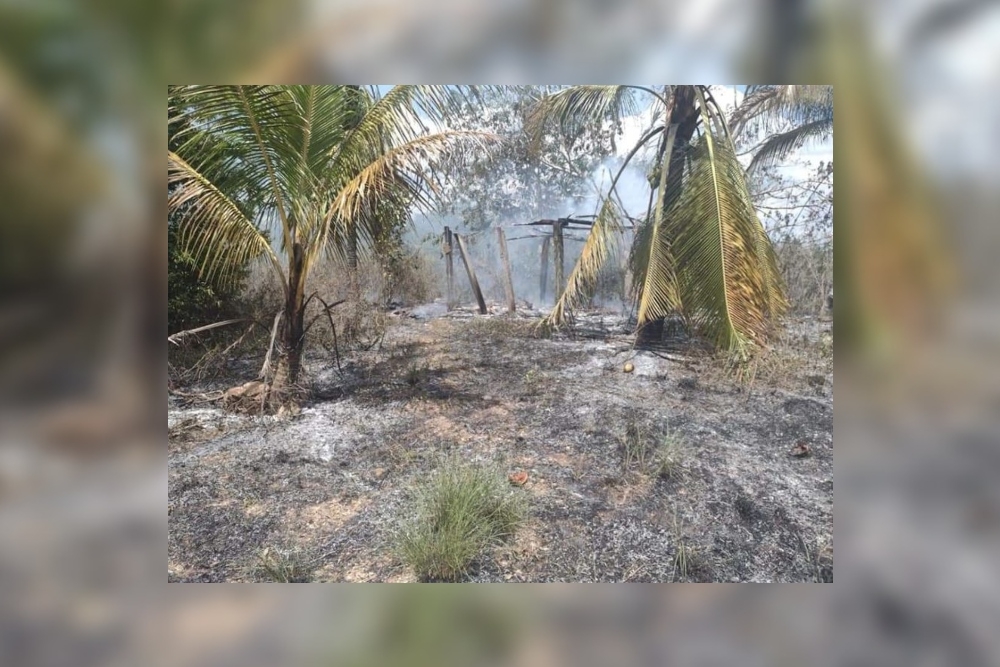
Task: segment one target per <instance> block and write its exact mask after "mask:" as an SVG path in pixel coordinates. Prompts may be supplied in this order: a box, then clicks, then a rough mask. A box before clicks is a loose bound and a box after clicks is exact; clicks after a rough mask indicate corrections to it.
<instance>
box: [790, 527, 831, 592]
mask: <svg viewBox="0 0 1000 667" xmlns="http://www.w3.org/2000/svg"><path fill="white" fill-rule="evenodd" d="M795 537H797V538H798V541H799V546H800V547H801V548H802V554H803V555H804V556H805V557H806V560H807V561H808V562H809V565H810V567H811V568H812V580H813V582H814V583H820V584H828V583H833V539H832V538H825V539H824V538H819V539H817V541H816V544H815V546H813V547H810V546H807V545H806V542H805V540H804V539H803V538H802V534H801V533H799V532H798V531H795Z"/></svg>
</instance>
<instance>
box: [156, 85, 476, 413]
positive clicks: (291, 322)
mask: <svg viewBox="0 0 1000 667" xmlns="http://www.w3.org/2000/svg"><path fill="white" fill-rule="evenodd" d="M465 92H466V91H464V90H462V89H459V88H454V87H448V88H446V87H434V86H395V87H393V88H392V89H391V90H389V91H388V92H387V93H385V94H384V95H380V94H379V91H378V90H377V89H376V88H374V87H372V88H363V87H359V86H183V87H176V88H172V89H171V90H170V103H169V115H168V118H169V126H170V127H171V129H172V132H173V133H174V136H173V139H172V142H171V145H172V146H175V148H174V149H173V150H168V191H169V192H168V203H169V206H170V209H171V210H174V211H179V212H180V213H181V218H180V221H179V232H180V233H179V241H180V243H181V244H182V245H183V246H184V247H185V249H186V250H187V251H189V252H190V253H191V254H192V255H194V257H195V258H196V259H197V261H198V265H199V267H200V269H201V271H202V272H203V273H204V274H205V275H206V277H210V278H216V277H217V278H220V279H222V280H223V281H225V280H227V279H231V278H232V277H233V276H234V275H236V273H237V271H238V269H239V268H240V267H243V266H245V265H246V263H247V262H249V261H252V260H257V259H261V260H263V261H265V262H266V263H267V264H268V265H269V266H270V267H271V269H272V270H273V274H274V277H275V279H276V280H278V281H279V282H280V284H281V285H282V286H283V289H284V308H283V311H282V313H281V315H280V316H278V318H279V319H280V323H281V324H280V330H279V331H280V336H279V338H278V341H279V344H278V351H279V356H278V365H277V370H276V371H275V374H274V378H273V380H272V382H271V391H272V392H274V391H275V390H282V389H284V388H286V387H287V386H289V385H294V384H295V383H296V382H297V380H298V375H299V369H300V365H301V359H302V350H303V345H304V336H305V327H304V322H303V319H304V314H305V308H306V306H307V305H308V302H309V300H310V299H311V298H312V297H306V295H305V285H306V280H307V278H308V276H309V272H310V270H311V269H312V268H313V267H314V266H315V265H316V263H317V262H318V261H319V260H320V259H321V258H322V257H324V256H328V255H331V254H332V255H340V256H343V255H345V254H346V255H347V256H348V258H349V260H351V261H352V262H353V263H354V264H355V265H356V262H357V246H358V244H359V243H361V244H363V245H371V243H372V241H373V239H375V238H377V237H378V236H379V233H380V231H382V230H381V227H380V226H381V225H384V224H385V223H386V216H385V215H382V213H383V212H384V211H387V210H388V211H392V212H394V213H393V215H390V216H388V217H389V218H391V220H390V222H392V221H398V217H399V216H398V215H397V214H398V212H399V211H400V210H404V209H405V210H408V209H409V208H410V207H411V206H416V207H423V208H425V209H426V208H429V207H430V206H431V204H432V201H433V197H434V193H435V190H436V187H435V180H436V178H437V176H436V174H435V166H436V165H437V164H438V163H439V161H440V160H441V158H442V156H443V155H444V154H445V153H446V152H447V151H449V150H450V149H452V148H455V147H457V146H461V145H467V144H469V143H472V144H474V145H482V144H483V142H484V141H486V140H487V139H489V138H490V135H487V134H484V133H476V132H453V131H442V132H437V133H433V134H431V133H428V132H427V130H426V127H427V124H429V123H432V124H438V125H440V124H441V123H443V121H444V118H445V115H446V114H447V113H448V111H449V109H451V108H453V107H454V105H455V104H456V103H457V102H458V100H459V98H460V97H461V96H462V95H464V94H465ZM270 238H274V239H275V243H273V244H272V243H271V241H270V240H269V239H270ZM352 292H356V288H352ZM279 395H280V394H279Z"/></svg>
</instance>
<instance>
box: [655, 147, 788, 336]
mask: <svg viewBox="0 0 1000 667" xmlns="http://www.w3.org/2000/svg"><path fill="white" fill-rule="evenodd" d="M719 139H720V138H719V137H717V136H713V134H712V133H711V132H706V133H704V134H703V135H702V138H701V140H700V142H699V143H698V144H697V145H696V147H695V153H694V157H693V161H692V170H691V173H690V174H689V175H688V178H687V183H686V185H685V188H684V192H683V194H682V195H681V197H680V199H679V200H678V202H677V204H676V205H675V206H674V208H673V209H672V210H671V211H669V212H668V215H667V223H668V226H667V229H668V230H669V233H670V235H671V237H672V238H673V239H674V242H673V246H672V250H673V253H674V256H675V258H676V261H677V266H678V267H679V269H678V271H679V273H681V274H682V275H681V276H679V284H680V286H681V298H682V301H683V303H684V308H685V314H686V316H687V317H688V319H689V321H691V322H692V323H693V324H694V326H695V327H696V328H697V329H698V330H699V331H700V332H701V333H702V334H703V335H705V336H706V337H708V338H710V339H711V340H713V341H714V342H715V343H716V344H717V345H719V346H720V347H722V348H725V349H728V350H729V351H730V352H733V353H736V354H741V355H742V354H744V353H745V352H746V347H747V345H748V344H751V343H758V344H759V343H763V342H764V340H765V339H766V337H767V334H768V330H769V325H768V315H769V313H770V311H771V310H772V308H773V304H772V303H771V302H770V300H771V298H772V296H769V294H770V292H769V287H768V285H769V284H777V283H769V280H771V279H772V278H775V277H776V272H774V274H773V275H772V271H773V266H767V265H764V266H762V263H761V262H760V257H761V245H760V244H761V243H762V242H763V240H764V239H765V238H766V237H762V236H761V234H762V227H761V225H760V221H759V219H758V218H757V214H756V212H755V210H754V208H753V205H752V203H751V201H750V193H749V190H748V189H747V187H746V183H745V180H744V177H743V168H742V166H741V165H740V163H739V161H738V160H737V159H736V155H735V152H734V151H733V150H732V147H731V146H730V145H729V144H728V143H727V142H725V141H720V140H719Z"/></svg>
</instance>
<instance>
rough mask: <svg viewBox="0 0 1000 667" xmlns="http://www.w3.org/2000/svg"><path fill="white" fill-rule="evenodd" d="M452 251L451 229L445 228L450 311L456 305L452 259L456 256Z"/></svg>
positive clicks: (447, 299)
mask: <svg viewBox="0 0 1000 667" xmlns="http://www.w3.org/2000/svg"><path fill="white" fill-rule="evenodd" d="M452 250H453V248H452V243H451V227H445V228H444V260H445V263H444V268H445V273H446V274H447V276H448V287H447V290H448V291H447V294H446V301H447V304H448V310H451V309H452V306H453V305H454V303H455V301H454V296H455V277H454V276H455V268H454V264H453V263H452V259H453V258H454V256H455V254H454V252H452Z"/></svg>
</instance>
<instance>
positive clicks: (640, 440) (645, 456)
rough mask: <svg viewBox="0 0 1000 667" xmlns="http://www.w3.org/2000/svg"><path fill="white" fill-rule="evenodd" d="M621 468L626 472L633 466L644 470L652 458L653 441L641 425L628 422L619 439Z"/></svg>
mask: <svg viewBox="0 0 1000 667" xmlns="http://www.w3.org/2000/svg"><path fill="white" fill-rule="evenodd" d="M621 449H622V468H623V469H624V471H628V470H629V469H630V468H632V467H633V466H635V467H637V468H639V469H640V470H646V469H647V467H648V466H649V464H650V463H651V462H652V458H653V450H654V447H653V441H652V439H651V438H650V437H649V433H648V432H647V431H646V429H645V428H644V427H643V426H642V425H641V424H638V423H636V422H634V421H629V422H628V423H627V424H626V426H625V434H624V435H623V436H622V438H621Z"/></svg>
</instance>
